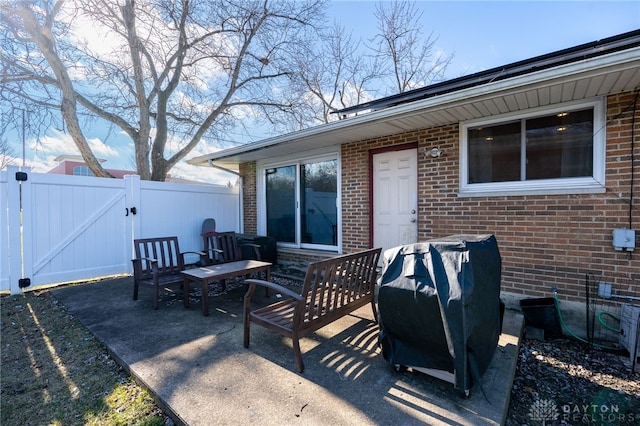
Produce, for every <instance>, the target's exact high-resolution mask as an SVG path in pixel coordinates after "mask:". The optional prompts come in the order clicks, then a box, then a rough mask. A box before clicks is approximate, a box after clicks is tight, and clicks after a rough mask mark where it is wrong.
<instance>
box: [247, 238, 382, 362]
mask: <svg viewBox="0 0 640 426" xmlns="http://www.w3.org/2000/svg"><path fill="white" fill-rule="evenodd" d="M380 251H381V249H380V248H376V249H370V250H365V251H361V252H358V253H353V254H347V255H343V256H338V257H335V258H332V259H327V260H321V261H319V262H314V263H311V264H309V266H308V268H307V273H306V276H305V278H304V282H303V284H302V291H301V293H300V294H298V293H296V292H294V291H291V290H289V289H287V288H285V287H283V286H281V285H278V284H275V283H272V282H268V281H264V280H256V279H248V280H246V283H247V284H248V288H247V292H246V294H245V296H244V347H245V348H246V347H249V334H250V333H249V325H250V323H251V322H253V323H255V324H258V325H261V326H263V327H265V328H267V329H269V330H272V331H275V332H277V333H280V334H282V335H283V336H286V337H289V338H291V339H292V341H293V357H294V359H295V361H296V366H297V367H298V371H300V372H301V373H302V372H303V371H304V363H303V362H302V354H301V352H300V342H299V340H300V338H302V337H305V336H307V335H309V334H311V333H313V332H314V331H316V330H318V329H320V328H322V327H324V326H325V325H327V324H329V323H331V322H333V321H335V320H337V319H338V318H341V317H342V316H344V315H347V314H349V313H351V312H352V311H354V310H356V309H358V308H360V307H362V306H364V305H366V304H367V303H370V304H371V309H372V310H373V315H374V317H375V319H376V321H377V319H378V314H377V311H376V307H375V302H374V297H373V296H374V292H375V285H376V277H377V270H376V268H377V265H378V258H379V257H380ZM258 285H260V286H264V287H266V288H267V289H273V290H275V291H276V292H277V293H280V294H281V295H282V296H283V300H278V301H277V302H275V303H272V304H270V305H268V306H265V307H262V308H258V309H255V310H253V311H252V310H251V298H252V296H253V293H254V291H255V288H256V286H258Z"/></svg>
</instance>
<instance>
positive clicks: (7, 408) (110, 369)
mask: <svg viewBox="0 0 640 426" xmlns="http://www.w3.org/2000/svg"><path fill="white" fill-rule="evenodd" d="M0 303H1V305H0V314H1V315H0V324H1V334H0V339H1V340H0V344H1V347H0V356H1V364H0V373H1V374H0V424H2V425H65V426H66V425H164V424H166V423H165V422H167V423H171V421H170V419H168V418H166V416H165V415H164V414H163V412H162V410H161V409H160V408H158V406H157V405H156V404H155V403H154V400H153V398H152V397H151V395H150V394H149V393H148V392H147V391H146V390H145V389H144V388H142V387H140V386H138V385H137V384H136V382H135V381H134V380H133V378H132V377H131V376H129V374H127V372H126V371H125V370H123V369H122V368H121V367H120V366H119V365H118V364H117V363H116V362H115V361H114V360H113V359H112V358H111V357H110V356H109V353H108V352H107V349H106V347H105V346H104V345H102V344H101V343H100V342H98V341H97V340H96V339H95V337H94V336H93V335H92V334H91V333H90V332H89V331H88V330H87V329H86V328H85V327H84V326H83V325H82V324H80V323H79V322H78V321H77V320H76V319H75V318H74V317H73V316H72V315H70V314H69V313H68V312H67V311H66V309H65V308H64V306H63V305H62V304H60V303H58V301H57V300H56V299H55V297H53V296H52V295H51V293H49V292H48V291H32V292H29V293H26V294H24V295H19V296H10V295H3V296H2V297H0Z"/></svg>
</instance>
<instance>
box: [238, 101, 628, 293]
mask: <svg viewBox="0 0 640 426" xmlns="http://www.w3.org/2000/svg"><path fill="white" fill-rule="evenodd" d="M633 98H634V96H633V93H627V94H621V95H615V96H610V97H609V98H608V101H607V128H606V131H607V147H606V192H605V193H601V194H576V195H526V196H495V197H459V196H458V188H459V181H458V177H459V168H458V158H459V152H458V149H459V136H458V127H459V126H458V125H457V124H455V125H448V126H442V127H437V128H430V129H424V130H420V131H415V132H409V133H403V134H399V135H393V136H389V137H382V138H377V139H371V140H365V141H360V142H356V143H351V144H348V145H343V147H342V206H343V209H342V223H343V234H342V241H343V251H344V252H346V253H349V252H353V251H356V250H360V249H365V248H368V247H369V244H370V241H371V232H370V188H369V182H370V179H369V174H370V171H369V158H370V157H369V155H370V151H371V150H376V149H384V148H388V147H391V146H395V145H402V144H408V143H417V145H418V152H419V156H418V239H419V240H420V241H423V240H427V239H430V238H439V237H443V236H447V235H452V234H467V233H470V234H483V233H492V234H495V236H496V238H497V240H498V244H499V248H500V254H501V256H502V261H503V282H502V289H503V291H506V292H510V293H514V294H516V295H518V294H520V295H523V296H526V297H548V296H550V295H551V291H550V288H551V287H552V286H555V287H557V288H558V291H559V293H560V294H561V295H562V297H563V300H564V299H567V300H573V301H584V299H585V280H586V277H587V275H588V274H590V275H589V276H590V277H591V276H592V277H593V278H595V280H596V281H599V280H602V281H606V282H609V283H613V285H614V287H613V288H614V290H615V291H617V292H619V293H620V294H623V295H631V296H639V295H640V248H637V249H636V252H635V253H634V254H632V256H628V254H627V253H624V252H617V251H615V250H613V247H612V245H611V240H612V237H611V232H612V230H613V229H614V228H623V227H628V226H629V225H628V223H629V201H628V200H629V195H630V182H631V127H632V126H631V124H632V116H633V108H632V106H631V105H632V104H633ZM630 106H631V107H630ZM635 115H636V117H635V127H636V128H635V137H636V139H637V138H638V137H640V111H636V113H635ZM434 147H437V148H439V149H441V150H443V151H444V155H443V156H442V157H438V158H432V157H430V156H426V157H425V156H424V155H423V154H422V152H423V150H424V149H425V148H426V149H427V150H430V149H431V148H434ZM635 156H636V160H635V171H636V173H635V174H636V175H635V186H636V188H635V191H634V202H633V205H634V208H633V210H632V216H633V228H634V229H636V230H639V229H640V214H639V213H638V211H639V210H640V143H639V144H636V146H635ZM241 172H242V173H243V175H244V177H245V178H244V181H245V186H244V209H245V210H244V211H245V231H246V232H254V231H250V230H251V229H256V214H255V212H256V203H255V194H256V191H255V173H256V168H255V163H250V164H245V165H243V166H242V168H241ZM637 234H640V233H638V232H637Z"/></svg>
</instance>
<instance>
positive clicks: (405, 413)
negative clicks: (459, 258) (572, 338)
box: [52, 278, 522, 425]
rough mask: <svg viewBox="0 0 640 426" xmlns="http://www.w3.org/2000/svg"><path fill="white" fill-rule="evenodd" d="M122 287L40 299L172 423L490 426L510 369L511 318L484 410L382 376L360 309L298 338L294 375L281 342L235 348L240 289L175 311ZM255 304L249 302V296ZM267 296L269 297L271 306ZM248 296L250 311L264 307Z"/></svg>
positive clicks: (267, 335) (407, 380)
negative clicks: (103, 350) (74, 321)
mask: <svg viewBox="0 0 640 426" xmlns="http://www.w3.org/2000/svg"><path fill="white" fill-rule="evenodd" d="M132 286H133V284H132V279H131V278H121V279H115V280H106V281H101V282H97V283H92V284H84V285H77V286H70V287H64V288H60V289H55V290H53V291H52V293H53V294H54V296H55V297H56V298H57V299H58V300H59V301H60V302H62V303H63V304H64V305H65V307H66V308H67V309H68V310H69V312H71V313H72V314H73V315H75V316H76V317H77V318H78V319H79V320H80V321H81V322H82V323H83V324H84V325H85V326H86V327H87V328H88V329H89V330H91V331H92V332H93V333H94V334H95V335H96V337H97V338H98V339H99V340H101V341H102V342H103V343H104V344H105V345H106V346H107V347H108V348H109V350H110V351H111V353H112V355H113V356H114V358H115V359H117V360H118V361H119V362H121V363H122V364H123V365H124V366H125V367H126V368H128V369H129V370H130V371H131V373H132V374H133V375H134V376H135V377H136V378H137V379H138V380H139V381H141V382H142V383H143V384H145V385H146V386H147V387H148V388H149V389H150V390H151V392H152V393H153V394H154V395H155V396H156V398H157V400H158V402H159V404H160V405H161V406H162V407H163V408H164V409H166V410H167V411H168V412H170V413H171V414H172V415H173V417H174V418H175V420H177V421H178V422H181V423H185V424H189V425H211V424H229V425H233V424H238V425H240V424H242V425H246V424H258V423H259V424H274V425H285V424H292V423H300V422H302V423H303V424H306V425H310V424H336V425H346V424H349V425H353V424H377V425H382V424H384V425H386V424H388V425H392V424H393V425H396V424H402V425H410V424H424V423H427V424H468V425H480V424H493V425H496V424H501V423H503V422H504V418H505V416H506V413H507V410H508V405H509V395H510V390H511V383H512V380H513V374H514V371H515V365H516V362H517V354H518V345H519V337H520V331H521V328H522V317H521V315H520V314H519V313H516V312H514V311H507V312H506V313H505V327H504V330H503V335H502V336H501V339H500V344H499V347H498V349H497V350H496V353H495V356H494V359H493V361H492V364H491V366H490V367H489V369H488V370H487V371H486V373H485V374H484V377H483V380H484V389H485V391H486V394H487V397H488V399H489V401H487V400H486V399H485V398H484V396H483V395H482V392H481V391H480V389H479V388H478V387H477V386H476V387H474V388H473V389H472V391H471V395H470V397H468V398H465V397H463V396H462V395H461V393H460V392H458V391H456V390H455V389H454V388H453V385H451V384H449V383H446V382H443V381H440V380H438V379H435V378H432V377H429V376H426V375H424V374H421V373H411V372H408V373H403V374H398V373H396V372H394V371H393V370H392V369H391V368H390V367H389V365H388V363H387V362H386V361H385V360H384V358H383V357H382V355H381V353H380V351H379V349H378V345H377V338H378V328H377V325H376V323H375V322H374V321H373V316H372V313H371V310H370V307H368V306H366V307H364V308H361V309H360V310H358V311H356V312H355V313H354V314H353V315H349V316H347V317H344V318H342V319H340V320H338V321H336V322H334V323H332V324H331V325H328V326H327V327H325V328H323V329H321V330H319V331H318V332H316V333H314V334H313V335H312V336H311V337H309V338H305V339H302V340H301V347H302V352H303V357H304V360H305V367H306V368H305V372H304V374H298V373H297V370H296V368H295V363H294V360H293V354H292V350H291V342H290V341H289V340H288V339H283V338H282V337H281V336H279V335H277V334H276V333H272V332H269V331H267V330H265V329H263V328H262V327H252V329H251V346H250V347H249V348H248V349H245V348H244V347H243V346H242V329H243V327H242V297H243V288H242V287H239V288H235V289H232V290H230V291H228V292H227V293H223V294H221V295H219V296H214V297H211V299H210V303H211V314H210V316H208V317H205V316H203V315H202V314H201V310H200V304H199V303H193V304H192V305H191V307H190V308H189V309H185V308H184V307H183V306H182V298H181V295H178V296H176V297H174V298H171V297H170V296H167V294H166V293H165V296H164V297H163V300H162V302H161V305H160V309H158V310H153V309H152V308H151V292H141V294H140V299H139V300H138V301H134V300H132ZM254 297H255V296H254ZM273 297H275V296H274V295H272V296H271V298H273ZM263 299H266V296H265V295H264V294H260V296H259V297H258V303H261V302H264V303H265V304H266V303H267V300H263Z"/></svg>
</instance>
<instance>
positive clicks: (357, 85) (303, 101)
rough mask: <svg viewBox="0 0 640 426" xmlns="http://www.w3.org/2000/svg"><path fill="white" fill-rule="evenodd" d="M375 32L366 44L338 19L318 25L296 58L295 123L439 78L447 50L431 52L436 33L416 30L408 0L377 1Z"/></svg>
mask: <svg viewBox="0 0 640 426" xmlns="http://www.w3.org/2000/svg"><path fill="white" fill-rule="evenodd" d="M374 15H375V17H376V19H377V21H378V34H377V35H376V36H375V37H374V38H373V39H372V40H371V44H366V43H363V42H362V40H354V38H353V36H352V34H351V33H347V31H346V30H345V28H344V27H343V26H341V25H338V24H334V25H333V26H332V27H331V28H327V29H324V30H323V32H322V34H321V36H320V39H321V40H322V42H321V43H319V44H317V45H316V48H315V51H314V52H313V56H312V57H311V59H310V58H304V60H303V61H301V62H300V64H298V68H299V69H300V74H299V75H297V76H296V77H297V78H298V79H299V81H298V82H299V84H300V86H301V88H300V90H305V91H306V96H305V97H303V98H300V100H299V105H298V107H297V108H296V112H297V113H296V118H297V121H296V122H295V126H297V128H302V127H306V126H308V125H309V124H310V123H327V122H329V121H332V120H336V119H338V117H337V116H333V115H331V113H332V112H335V111H337V110H339V109H342V108H345V107H349V106H353V105H357V104H359V103H363V102H367V101H369V100H371V99H374V98H375V97H377V96H378V95H379V94H383V95H387V94H395V93H401V92H404V91H407V90H410V89H414V88H417V87H421V86H425V85H428V84H431V83H433V82H434V81H437V80H440V79H442V78H444V73H445V71H446V68H447V66H448V65H449V63H450V62H451V60H452V57H453V56H446V55H440V54H438V53H437V52H434V49H435V43H436V41H437V38H435V37H433V34H430V35H429V36H427V37H426V38H425V37H424V36H423V35H422V30H421V22H420V19H421V14H420V13H418V11H417V8H416V5H415V4H414V2H410V1H395V2H393V3H391V4H388V3H379V4H378V5H376V8H375V11H374Z"/></svg>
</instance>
